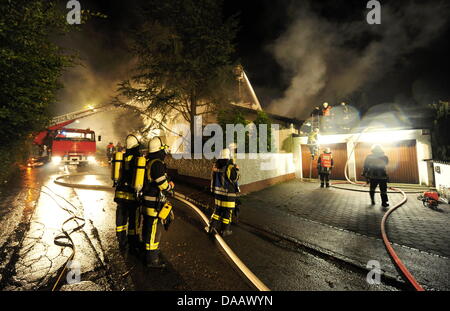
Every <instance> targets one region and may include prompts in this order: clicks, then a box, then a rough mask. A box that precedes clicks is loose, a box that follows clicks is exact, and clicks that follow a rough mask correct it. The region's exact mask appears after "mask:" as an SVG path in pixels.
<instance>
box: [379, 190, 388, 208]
mask: <svg viewBox="0 0 450 311" xmlns="http://www.w3.org/2000/svg"><path fill="white" fill-rule="evenodd" d="M388 201H389V199H388V196H387V193H386V192H384V191H382V192H381V202H382V203H381V206H383V207H388V206H389V202H388Z"/></svg>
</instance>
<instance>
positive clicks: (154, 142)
mask: <svg viewBox="0 0 450 311" xmlns="http://www.w3.org/2000/svg"><path fill="white" fill-rule="evenodd" d="M161 150H164V151H165V152H166V153H167V152H168V151H169V146H168V145H166V144H164V143H163V142H162V140H161V137H159V136H156V137H153V138H152V139H150V141H149V142H148V153H154V152H158V151H161Z"/></svg>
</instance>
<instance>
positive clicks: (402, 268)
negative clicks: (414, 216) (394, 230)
mask: <svg viewBox="0 0 450 311" xmlns="http://www.w3.org/2000/svg"><path fill="white" fill-rule="evenodd" d="M366 130H367V129H366ZM364 131H365V130H364ZM364 131H362V132H361V133H360V134H359V136H358V138H357V140H356V142H355V143H354V146H353V149H352V152H351V153H350V155H349V156H348V158H347V161H346V163H345V168H344V174H345V179H346V180H347V181H346V182H336V183H333V184H332V186H333V185H338V184H352V185H356V186H364V184H365V183H358V182H353V181H351V180H350V178H349V177H348V174H347V169H348V162H349V160H350V157H351V156H352V154H353V152H354V150H355V148H356V143H357V142H358V141H359V138H360V137H361V135H362V134H363V133H364ZM389 189H391V190H393V191H395V192H397V193H400V194H401V195H403V199H402V200H401V201H400V202H399V203H397V204H396V205H395V206H393V207H392V208H390V209H389V210H388V211H387V212H386V213H385V214H384V215H383V218H382V220H381V236H382V239H383V243H384V246H385V247H386V250H387V251H388V253H389V256H390V258H391V259H392V261H393V264H394V265H395V266H396V267H397V268H398V269H399V270H400V271H401V273H402V274H403V277H404V278H405V279H406V280H407V282H409V284H411V285H412V286H413V287H414V289H415V290H416V291H424V288H423V287H422V286H421V285H420V284H419V282H417V280H416V279H415V278H414V276H413V275H412V274H411V272H409V270H408V268H407V267H406V265H405V264H404V263H403V261H402V260H401V259H400V258H399V256H398V255H397V253H396V252H395V250H394V248H393V247H392V244H391V241H389V238H388V235H387V232H386V222H387V219H388V218H389V216H390V215H391V214H392V213H393V212H394V211H395V210H396V209H398V208H399V207H400V206H402V205H403V204H405V203H406V201H407V200H408V198H407V196H406V193H405V192H404V191H403V190H401V189H398V188H393V187H389ZM346 190H348V189H346ZM362 191H364V192H368V191H367V190H362Z"/></svg>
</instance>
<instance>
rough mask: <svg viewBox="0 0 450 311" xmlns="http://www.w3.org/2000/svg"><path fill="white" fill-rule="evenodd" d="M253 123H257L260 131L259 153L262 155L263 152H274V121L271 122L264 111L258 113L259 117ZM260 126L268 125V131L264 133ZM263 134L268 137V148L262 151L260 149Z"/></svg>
mask: <svg viewBox="0 0 450 311" xmlns="http://www.w3.org/2000/svg"><path fill="white" fill-rule="evenodd" d="M253 123H255V125H256V127H257V129H258V153H261V152H263V151H268V152H270V151H272V121H271V120H270V118H269V116H268V115H267V113H265V112H264V111H258V115H257V116H256V119H255V121H254V122H253ZM259 125H266V126H267V131H265V133H263V132H262V131H263V129H262V128H260V126H259ZM263 134H264V135H265V136H266V137H267V147H266V149H265V150H261V148H260V140H261V139H262V138H261V135H263Z"/></svg>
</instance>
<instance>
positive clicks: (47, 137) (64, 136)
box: [34, 105, 109, 165]
mask: <svg viewBox="0 0 450 311" xmlns="http://www.w3.org/2000/svg"><path fill="white" fill-rule="evenodd" d="M107 106H109V105H103V106H100V107H97V108H93V107H90V108H89V109H87V110H81V111H76V112H73V113H69V114H66V115H63V116H59V117H55V118H53V119H52V124H53V125H52V126H50V127H49V128H48V129H47V130H45V131H42V132H40V133H39V134H38V135H37V136H36V138H35V139H34V143H35V144H36V145H37V146H38V147H39V153H40V158H41V159H43V158H45V159H47V160H51V162H52V163H54V164H75V165H80V164H88V163H92V162H95V153H96V151H97V148H96V137H95V132H94V131H92V130H91V129H74V128H66V126H67V125H69V124H71V123H73V122H75V121H76V120H78V119H81V118H85V117H88V116H91V115H93V114H96V113H98V112H102V111H104V110H105V108H107ZM98 141H101V136H98Z"/></svg>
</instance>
